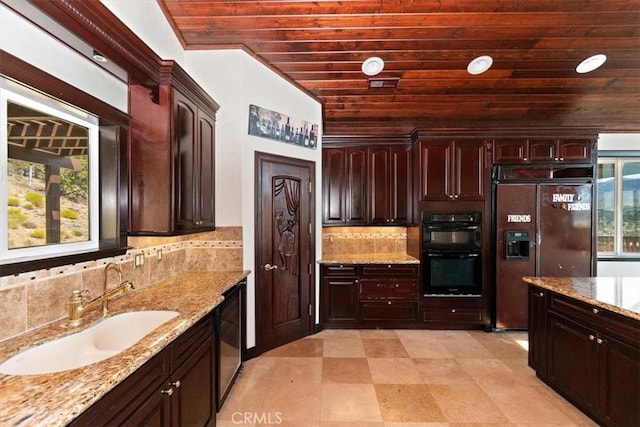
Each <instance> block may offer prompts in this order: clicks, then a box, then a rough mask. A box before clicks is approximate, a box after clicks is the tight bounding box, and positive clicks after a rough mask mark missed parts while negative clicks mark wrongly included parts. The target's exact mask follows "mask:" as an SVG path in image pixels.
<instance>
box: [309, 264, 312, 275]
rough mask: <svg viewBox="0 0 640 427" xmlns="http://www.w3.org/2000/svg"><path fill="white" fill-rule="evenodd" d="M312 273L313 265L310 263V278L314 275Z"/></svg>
mask: <svg viewBox="0 0 640 427" xmlns="http://www.w3.org/2000/svg"><path fill="white" fill-rule="evenodd" d="M312 271H313V264H312V263H309V276H311V275H312Z"/></svg>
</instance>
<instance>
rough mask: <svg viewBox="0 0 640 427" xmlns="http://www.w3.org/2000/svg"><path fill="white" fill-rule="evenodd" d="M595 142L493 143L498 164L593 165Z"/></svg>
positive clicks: (559, 140) (583, 140) (574, 140)
mask: <svg viewBox="0 0 640 427" xmlns="http://www.w3.org/2000/svg"><path fill="white" fill-rule="evenodd" d="M594 146H595V141H593V140H591V139H555V138H550V139H518V138H517V139H505V140H496V141H494V143H493V161H494V163H496V164H517V163H591V162H592V161H593V155H594V152H595V150H594Z"/></svg>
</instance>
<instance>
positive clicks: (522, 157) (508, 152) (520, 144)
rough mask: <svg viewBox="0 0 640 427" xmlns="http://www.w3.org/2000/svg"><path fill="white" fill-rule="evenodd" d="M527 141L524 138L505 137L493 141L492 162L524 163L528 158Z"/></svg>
mask: <svg viewBox="0 0 640 427" xmlns="http://www.w3.org/2000/svg"><path fill="white" fill-rule="evenodd" d="M528 144H529V142H528V141H527V140H526V139H506V140H500V141H494V142H493V162H494V163H496V164H499V163H524V162H526V161H527V160H529V158H528V157H527V156H528V155H529V145H528Z"/></svg>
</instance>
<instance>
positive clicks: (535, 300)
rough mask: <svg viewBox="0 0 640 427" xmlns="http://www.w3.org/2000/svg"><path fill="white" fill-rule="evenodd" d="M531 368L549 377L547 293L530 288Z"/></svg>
mask: <svg viewBox="0 0 640 427" xmlns="http://www.w3.org/2000/svg"><path fill="white" fill-rule="evenodd" d="M529 366H531V368H532V369H533V370H535V371H536V373H537V374H538V375H539V376H540V377H542V378H545V377H546V375H547V298H546V291H544V290H542V289H539V288H534V287H530V288H529Z"/></svg>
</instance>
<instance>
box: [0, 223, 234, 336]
mask: <svg viewBox="0 0 640 427" xmlns="http://www.w3.org/2000/svg"><path fill="white" fill-rule="evenodd" d="M196 237H200V239H202V240H197V239H196ZM216 237H217V239H216ZM181 238H182V240H178V239H181ZM207 238H210V239H211V240H205V239H207ZM220 238H222V239H220ZM224 238H229V239H233V240H223V239H224ZM214 239H215V240H214ZM237 239H240V240H237ZM241 239H242V228H241V227H227V228H224V229H220V231H218V230H216V231H215V232H208V233H202V234H200V235H191V236H185V237H182V236H178V237H174V238H166V239H165V240H170V241H169V242H165V243H161V241H162V240H163V239H161V238H155V237H154V238H148V239H147V238H135V244H136V245H137V246H139V247H138V248H132V249H129V250H128V251H127V253H125V254H124V255H119V256H116V257H108V258H100V259H97V260H91V261H86V262H82V263H77V264H69V265H64V266H60V267H55V268H51V269H43V270H36V271H29V272H25V273H20V274H17V275H12V276H3V277H0V310H2V315H0V318H1V319H2V320H3V321H2V322H1V323H2V324H0V342H2V341H4V340H6V339H9V338H11V337H13V336H16V335H19V334H21V333H24V332H26V331H28V330H31V329H35V328H37V327H40V326H43V325H45V324H47V323H50V322H53V321H56V320H58V319H60V318H63V317H64V316H65V315H66V312H65V311H66V306H65V304H64V301H63V300H64V299H65V298H67V294H70V291H69V289H71V288H69V289H64V290H60V292H58V291H59V288H60V282H61V281H62V283H64V284H65V286H62V287H69V286H66V284H68V285H70V286H71V287H72V288H76V287H80V288H89V290H90V293H91V294H92V295H97V294H99V293H100V292H101V289H98V288H100V287H101V280H97V279H96V277H98V279H99V278H100V277H101V276H100V275H101V274H102V271H101V270H102V269H103V268H104V266H105V265H107V264H108V263H110V262H116V263H118V264H120V265H121V266H122V270H123V277H124V278H125V279H128V280H133V281H134V283H136V285H137V287H139V288H145V287H148V286H151V285H152V284H154V283H156V282H158V281H160V280H164V279H166V278H169V277H172V276H174V275H176V274H180V273H182V272H185V271H187V270H188V269H189V268H190V267H194V268H204V269H207V270H209V271H225V270H231V269H234V270H241V269H242V268H243V260H242V247H243V243H242V240H241ZM147 244H151V245H150V246H146V245H147ZM159 250H162V261H159V260H158V259H157V252H158V251H159ZM140 253H143V254H144V257H145V263H144V265H143V266H142V267H141V268H136V269H134V268H133V261H134V257H135V256H136V255H137V254H140ZM201 257H202V258H206V260H199V258H201ZM160 263H161V264H160ZM87 280H88V281H89V282H90V283H87ZM98 282H100V283H98ZM54 283H57V284H58V286H57V287H56V285H54ZM49 286H51V287H55V289H48V288H49ZM36 289H39V290H40V291H38V292H39V294H40V295H48V296H47V297H46V299H49V298H53V297H55V299H56V304H54V305H55V307H50V306H47V304H44V305H43V303H42V301H34V300H33V298H31V299H30V298H29V295H33V291H34V290H36ZM42 290H44V292H42ZM60 298H62V300H60ZM60 301H62V302H60ZM58 306H60V307H58ZM44 308H47V310H49V311H50V312H49V314H48V315H47V314H45V313H42V312H41V311H42V310H44ZM36 310H40V311H39V312H37V315H36ZM34 319H39V320H37V321H34Z"/></svg>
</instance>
